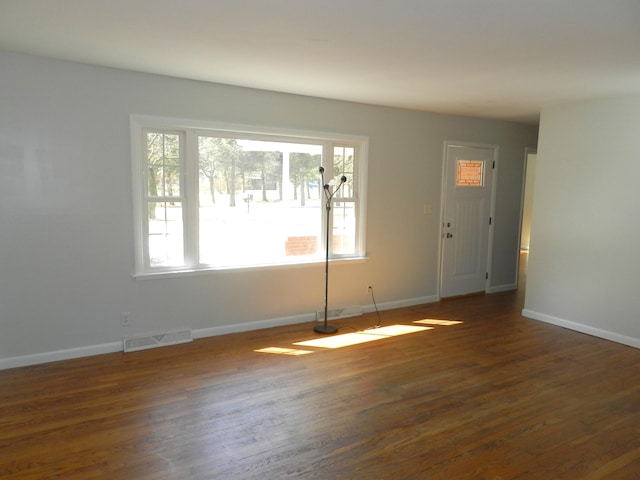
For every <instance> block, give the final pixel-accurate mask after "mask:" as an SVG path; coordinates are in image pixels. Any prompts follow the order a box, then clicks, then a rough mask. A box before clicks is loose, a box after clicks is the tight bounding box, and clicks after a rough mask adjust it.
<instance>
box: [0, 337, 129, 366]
mask: <svg viewBox="0 0 640 480" xmlns="http://www.w3.org/2000/svg"><path fill="white" fill-rule="evenodd" d="M121 351H122V341H120V342H113V343H103V344H101V345H89V346H86V347H78V348H69V349H67V350H56V351H53V352H43V353H34V354H32V355H21V356H19V357H9V358H0V370H6V369H7V368H16V367H27V366H29V365H37V364H40V363H49V362H57V361H60V360H71V359H73V358H80V357H90V356H92V355H102V354H104V353H114V352H121Z"/></svg>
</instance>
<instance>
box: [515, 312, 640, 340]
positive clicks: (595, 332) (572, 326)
mask: <svg viewBox="0 0 640 480" xmlns="http://www.w3.org/2000/svg"><path fill="white" fill-rule="evenodd" d="M522 316H523V317H528V318H532V319H534V320H539V321H541V322H545V323H550V324H552V325H557V326H559V327H563V328H568V329H569V330H574V331H576V332H580V333H586V334H587V335H592V336H594V337H598V338H604V339H605V340H610V341H612V342H616V343H621V344H622V345H627V346H629V347H635V348H640V338H634V337H629V336H627V335H622V334H620V333H616V332H611V331H609V330H603V329H601V328H596V327H592V326H590V325H584V324H582V323H577V322H572V321H571V320H564V319H562V318H558V317H553V316H551V315H546V314H544V313H539V312H535V311H533V310H528V309H526V308H525V309H523V310H522Z"/></svg>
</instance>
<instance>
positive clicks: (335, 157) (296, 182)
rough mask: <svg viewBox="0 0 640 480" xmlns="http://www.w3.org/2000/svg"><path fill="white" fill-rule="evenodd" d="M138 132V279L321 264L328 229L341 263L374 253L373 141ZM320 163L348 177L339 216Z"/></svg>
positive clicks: (138, 124)
mask: <svg viewBox="0 0 640 480" xmlns="http://www.w3.org/2000/svg"><path fill="white" fill-rule="evenodd" d="M131 125H132V155H133V165H134V168H133V172H134V193H135V218H136V274H138V275H144V274H154V273H165V272H175V271H191V270H208V269H232V268H246V267H255V266H273V265H286V264H293V263H307V262H317V261H319V260H321V259H324V255H325V243H324V242H325V241H326V239H325V235H324V234H323V232H325V231H326V230H325V228H326V227H327V222H329V225H328V226H329V229H330V232H331V235H330V236H329V251H330V256H331V258H333V259H337V258H345V259H347V258H359V257H362V256H363V255H364V236H363V223H364V222H363V219H364V193H365V192H364V184H365V172H366V153H367V139H366V138H365V137H355V136H344V135H336V134H324V133H317V132H311V133H309V132H305V133H300V132H287V131H285V132H283V131H278V132H275V131H270V130H267V129H259V128H238V127H232V128H230V127H223V126H218V125H198V124H193V123H190V122H189V124H188V125H187V122H184V121H172V120H167V119H156V118H148V117H132V123H131ZM320 166H322V167H324V169H325V176H324V179H325V181H326V182H331V183H333V181H334V180H336V179H339V178H340V177H341V176H342V175H344V176H346V177H347V182H346V183H345V184H344V185H343V186H342V187H341V188H340V190H339V191H338V192H337V193H336V195H335V196H334V198H333V200H332V205H331V207H332V208H331V218H326V209H325V208H324V207H325V198H324V189H323V185H321V177H320V173H319V168H320ZM338 183H339V182H338ZM338 183H336V184H338Z"/></svg>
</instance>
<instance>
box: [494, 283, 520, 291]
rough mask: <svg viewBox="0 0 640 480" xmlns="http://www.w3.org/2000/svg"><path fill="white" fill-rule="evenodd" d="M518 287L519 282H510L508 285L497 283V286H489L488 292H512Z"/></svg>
mask: <svg viewBox="0 0 640 480" xmlns="http://www.w3.org/2000/svg"><path fill="white" fill-rule="evenodd" d="M517 289H518V285H517V284H515V283H509V284H507V285H496V286H495V287H489V288H487V293H500V292H511V291H513V290H517Z"/></svg>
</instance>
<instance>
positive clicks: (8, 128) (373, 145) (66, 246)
mask: <svg viewBox="0 0 640 480" xmlns="http://www.w3.org/2000/svg"><path fill="white" fill-rule="evenodd" d="M0 71H2V76H1V80H0V105H1V108H2V115H1V116H0V246H1V248H0V328H1V329H2V330H1V334H0V368H2V367H10V366H15V365H22V364H28V363H34V362H39V361H47V360H52V359H56V358H66V357H69V356H78V355H84V354H89V353H97V352H100V351H113V350H117V349H118V348H119V345H120V344H121V339H122V336H123V335H125V334H126V335H130V334H136V333H142V332H153V331H162V330H167V329H175V328H182V327H191V328H193V329H194V330H196V331H197V332H199V334H201V335H205V334H213V333H222V332H226V331H232V330H242V329H248V328H256V327H258V326H264V325H271V324H278V323H287V322H293V321H302V320H306V319H311V318H313V314H312V312H314V311H315V310H316V309H318V308H320V307H321V306H322V302H323V294H324V288H323V285H324V283H323V282H324V277H323V271H324V270H323V265H315V266H307V267H299V268H281V269H259V270H250V271H233V272H226V273H211V274H200V275H194V276H189V277H181V278H164V279H153V280H135V279H133V278H132V277H131V273H132V271H133V220H132V213H131V208H132V207H131V205H132V199H131V196H132V193H131V167H130V138H129V115H130V114H147V115H162V116H169V117H180V118H194V119H203V120H214V121H223V122H231V123H242V124H257V125H271V126H277V127H292V128H298V129H303V130H321V131H322V130H324V131H336V132H344V133H354V134H364V135H368V136H369V137H370V146H369V150H370V152H369V154H370V155H369V203H368V218H367V251H368V257H369V258H368V260H367V261H365V262H360V263H354V264H349V265H336V266H332V270H331V287H330V293H329V296H330V301H331V302H332V303H333V305H335V306H340V305H352V304H362V305H368V304H370V298H369V297H368V295H367V291H366V286H367V285H372V286H373V287H374V289H375V293H376V300H378V301H379V302H380V303H381V304H382V305H383V307H392V306H399V305H408V304H412V303H418V302H424V301H429V300H433V299H435V298H437V293H438V290H437V289H438V278H437V275H438V257H439V252H438V246H439V214H438V212H439V211H440V184H441V174H442V171H441V169H442V154H443V145H444V141H445V140H458V141H469V142H481V143H491V144H498V145H499V146H500V170H499V180H498V192H497V195H498V206H497V208H496V225H495V228H496V231H495V245H496V248H495V251H494V255H493V260H494V261H493V267H492V269H493V283H494V285H495V286H496V287H497V288H502V287H504V286H507V287H508V286H510V285H513V286H515V270H516V258H517V248H518V221H519V213H520V198H521V192H520V186H521V179H522V168H523V158H524V157H523V152H524V148H525V147H526V146H530V147H531V146H535V144H536V135H537V128H536V127H532V126H525V125H518V124H514V123H507V122H497V121H486V120H478V119H471V118H460V117H452V116H444V115H436V114H429V113H422V112H416V111H408V110H399V109H391V108H382V107H374V106H368V105H360V104H353V103H347V102H338V101H329V100H322V99H316V98H308V97H300V96H294V95H286V94H277V93H270V92H264V91H258V90H250V89H243V88H236V87H229V86H222V85H214V84H208V83H203V82H194V81H188V80H183V79H176V78H168V77H161V76H154V75H147V74H141V73H134V72H127V71H120V70H114V69H106V68H99V67H92V66H86V65H79V64H72V63H66V62H60V61H53V60H45V59H41V58H36V57H28V56H18V55H10V54H4V53H0ZM425 204H430V205H432V206H433V211H434V214H433V215H430V216H427V215H424V214H423V205H425ZM121 312H130V313H131V320H132V325H131V326H129V327H121V326H120V313H121ZM263 321H264V322H263ZM261 322H263V323H261Z"/></svg>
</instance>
